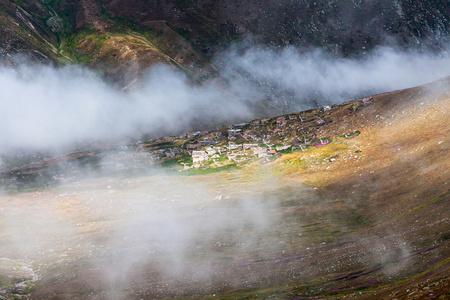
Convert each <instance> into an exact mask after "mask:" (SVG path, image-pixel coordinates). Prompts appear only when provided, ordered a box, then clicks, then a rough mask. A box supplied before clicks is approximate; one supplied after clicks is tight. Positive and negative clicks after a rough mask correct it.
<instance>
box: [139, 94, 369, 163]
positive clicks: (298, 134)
mask: <svg viewBox="0 0 450 300" xmlns="http://www.w3.org/2000/svg"><path fill="white" fill-rule="evenodd" d="M371 101H372V98H364V99H361V100H359V101H358V102H356V103H355V102H352V103H342V104H339V105H334V106H328V105H327V106H323V107H320V108H315V109H310V110H307V111H302V112H298V113H291V114H286V115H282V116H277V117H273V118H264V119H258V120H253V121H251V122H247V123H239V124H232V125H230V126H228V127H225V128H222V129H219V130H215V131H197V132H191V133H185V134H182V135H179V136H172V137H165V138H157V139H152V140H149V141H146V142H139V143H137V144H135V147H136V150H137V151H138V152H140V153H145V154H146V156H147V157H148V158H149V159H150V161H152V162H153V163H164V162H166V163H165V164H166V165H167V164H168V162H172V163H173V164H178V165H179V166H180V167H181V170H188V169H192V168H194V169H196V168H210V167H211V168H215V167H223V166H227V165H230V164H240V163H243V162H246V161H250V160H255V159H256V160H259V162H260V163H262V164H264V163H267V162H269V161H272V160H274V159H276V158H277V157H278V156H280V155H281V154H282V153H289V152H292V151H306V149H308V148H309V147H317V146H321V145H326V144H329V143H331V142H332V136H336V135H337V134H339V133H337V132H335V133H334V134H331V135H326V134H325V133H324V132H321V130H320V129H321V127H323V126H324V125H326V124H328V123H331V122H333V120H335V119H336V118H337V116H336V114H338V113H339V114H342V112H343V111H344V112H345V111H347V112H349V111H352V112H354V111H356V110H358V109H359V108H360V107H363V106H366V105H368V104H370V103H371ZM358 134H359V131H357V130H354V129H353V130H352V131H349V132H347V133H346V134H345V135H344V137H345V138H354V137H356V136H357V135H358Z"/></svg>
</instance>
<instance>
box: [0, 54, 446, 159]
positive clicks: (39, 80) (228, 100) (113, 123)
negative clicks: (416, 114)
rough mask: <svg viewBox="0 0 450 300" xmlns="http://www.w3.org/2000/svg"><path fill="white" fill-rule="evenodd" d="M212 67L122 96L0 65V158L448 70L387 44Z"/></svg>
mask: <svg viewBox="0 0 450 300" xmlns="http://www.w3.org/2000/svg"><path fill="white" fill-rule="evenodd" d="M214 62H215V63H216V64H217V65H218V66H219V69H220V70H221V72H222V73H221V75H220V78H221V80H211V81H207V82H203V83H201V84H192V83H191V82H190V81H189V80H188V78H187V77H186V76H185V75H184V74H183V73H181V72H180V71H176V70H174V69H171V68H169V67H167V66H162V65H158V66H155V67H153V68H151V69H149V70H148V72H147V75H146V76H145V78H143V79H142V83H141V84H140V86H141V88H140V89H137V90H134V91H130V92H127V93H125V92H123V91H118V90H116V89H113V88H112V87H110V86H109V85H107V84H106V83H104V82H103V81H102V79H101V78H99V77H98V76H97V75H95V74H94V73H93V72H91V71H89V70H87V69H85V68H82V67H79V66H66V67H62V68H53V67H50V66H44V65H33V66H30V65H28V64H26V63H22V64H19V65H18V67H17V68H16V69H13V68H10V67H2V68H0V105H1V107H2V112H3V113H2V117H1V118H0V128H1V129H2V130H0V141H1V142H0V153H2V154H5V153H8V152H11V151H17V150H18V149H27V150H42V149H52V150H61V149H62V148H63V147H71V146H73V145H75V144H79V143H89V142H93V141H98V140H101V141H110V140H121V139H125V138H127V137H135V138H138V137H139V136H141V135H143V134H149V135H154V136H155V135H165V134H169V133H178V132H186V131H190V130H195V129H197V128H196V126H197V127H198V125H199V124H212V125H211V126H212V127H213V128H214V126H217V125H218V124H222V125H225V124H227V123H229V122H233V121H234V120H250V119H251V118H255V117H256V116H259V115H258V114H260V112H261V105H260V104H261V103H264V105H263V106H264V107H266V111H270V108H271V107H274V114H276V112H278V111H281V110H284V111H293V110H297V111H298V110H302V109H307V108H310V107H314V106H318V105H324V104H332V103H338V102H342V101H347V100H352V99H355V98H358V97H363V96H367V95H370V94H373V93H379V92H386V91H391V90H395V89H401V88H406V87H411V86H415V85H419V84H422V83H427V82H429V81H432V80H436V79H438V78H441V77H444V76H447V75H449V74H448V70H449V69H450V59H449V54H448V51H447V52H446V51H444V52H442V53H440V54H431V53H419V52H414V51H409V52H400V51H398V50H396V49H395V48H392V47H379V48H377V49H376V50H375V51H373V52H371V53H367V54H366V55H365V56H364V57H362V58H341V57H335V56H332V55H331V54H328V53H326V52H324V51H323V50H319V49H311V50H308V51H304V50H303V51H299V49H296V48H294V47H286V48H283V49H279V50H274V49H267V48H262V47H254V48H251V49H247V50H245V51H243V50H240V49H238V48H231V49H230V50H229V51H227V52H226V53H224V54H222V55H221V56H220V59H219V58H217V59H216V60H215V61H214ZM217 82H220V84H217ZM257 104H258V105H257ZM275 108H276V109H275ZM213 128H211V129H213Z"/></svg>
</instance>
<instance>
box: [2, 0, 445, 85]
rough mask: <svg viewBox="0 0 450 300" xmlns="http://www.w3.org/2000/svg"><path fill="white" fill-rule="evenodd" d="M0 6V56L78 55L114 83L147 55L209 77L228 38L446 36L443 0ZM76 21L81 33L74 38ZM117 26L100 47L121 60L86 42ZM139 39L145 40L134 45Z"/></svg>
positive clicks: (136, 69)
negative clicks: (116, 40) (113, 40)
mask: <svg viewBox="0 0 450 300" xmlns="http://www.w3.org/2000/svg"><path fill="white" fill-rule="evenodd" d="M1 6H2V10H1V15H2V17H1V19H0V24H1V28H0V30H2V33H3V34H2V37H1V41H0V49H2V53H3V57H4V59H3V60H7V61H11V58H10V55H11V54H14V53H29V54H31V55H32V56H33V57H36V58H38V59H40V60H43V59H44V60H50V61H62V62H65V63H67V62H69V63H73V62H78V63H84V64H87V65H88V66H91V67H92V68H94V69H97V68H99V69H100V71H101V72H100V73H104V74H106V78H109V79H110V80H112V83H114V84H116V85H117V86H119V87H122V88H123V87H125V86H128V85H129V84H130V83H131V82H133V81H134V80H135V79H137V78H136V77H135V76H136V75H138V74H141V73H142V71H143V70H145V69H146V68H148V67H149V66H151V65H153V64H154V63H155V62H157V61H159V60H158V59H154V58H156V57H160V58H161V59H162V57H165V58H164V59H162V60H163V61H165V62H167V63H169V64H173V63H175V64H176V65H177V67H181V68H182V69H183V70H185V71H187V72H188V74H190V75H191V76H193V77H194V78H196V79H201V78H204V77H211V76H214V75H216V72H215V69H214V67H212V66H211V65H210V58H211V57H212V56H213V55H217V54H218V53H220V51H221V50H223V49H226V48H228V47H229V46H230V44H231V43H243V44H245V45H252V44H254V43H257V44H265V45H270V46H272V47H281V46H286V45H294V46H296V47H300V48H308V47H319V48H324V49H327V50H328V51H331V52H334V53H336V54H339V55H344V56H352V55H363V54H364V53H366V52H367V51H370V50H371V49H373V48H375V47H377V46H379V45H384V44H395V45H398V46H399V47H401V48H404V49H409V48H421V49H424V50H430V49H432V50H437V51H438V50H440V49H442V48H443V47H445V45H446V43H448V42H449V27H450V26H449V24H450V17H449V15H450V8H449V5H448V4H447V2H446V1H433V2H432V3H427V4H426V5H425V4H424V3H423V2H421V1H415V2H411V1H407V0H402V1H387V0H383V1H328V0H327V1H325V0H324V1H315V2H311V3H310V1H290V0H289V1H283V2H282V3H280V2H274V1H263V2H262V3H261V2H254V3H253V2H252V3H250V2H246V1H236V0H233V1H221V2H214V3H210V2H207V1H206V2H205V1H184V0H183V1H181V0H176V1H175V0H174V1H170V2H161V1H134V0H129V1H125V2H124V1H112V0H111V1H110V0H107V1H99V0H82V1H45V2H40V1H38V0H25V1H21V2H13V1H8V0H2V1H1ZM86 30H87V31H89V37H90V38H89V40H86V41H83V40H82V39H81V38H82V37H87V35H85V34H84V32H85V31H86ZM118 34H120V35H122V36H123V35H129V37H128V38H126V39H122V41H121V42H120V43H117V44H116V43H111V44H109V45H105V46H104V47H108V49H109V50H108V51H106V52H107V53H109V52H111V53H112V52H114V51H116V52H121V51H123V49H122V48H123V47H128V48H129V49H130V50H129V52H130V53H131V52H132V53H133V54H132V55H129V56H127V58H126V59H127V60H129V63H128V65H127V64H123V62H122V61H121V60H118V59H117V57H111V56H110V55H104V53H103V52H100V53H98V52H95V51H92V50H95V49H93V48H92V47H91V46H92V45H91V46H89V45H90V44H91V42H89V41H92V37H93V36H97V37H96V38H95V39H100V40H101V39H102V38H104V37H105V35H111V36H117V35H118ZM137 35H139V36H140V37H139V41H138V40H136V39H135V38H134V37H136V36H137ZM74 40H75V41H77V43H76V44H73V41H74ZM142 43H145V44H151V45H150V46H148V45H147V46H145V47H144V48H142V47H141V46H142ZM84 46H86V47H87V48H86V49H84V48H83V47H84ZM97 46H98V45H97ZM94 48H95V47H94ZM103 50H104V49H103ZM147 52H148V54H147ZM157 52H159V53H157ZM151 57H154V58H151ZM128 67H129V68H130V69H131V70H130V71H128V70H126V69H127V68H128ZM127 76H128V77H130V76H131V78H127ZM119 78H120V80H119Z"/></svg>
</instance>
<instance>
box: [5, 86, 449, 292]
mask: <svg viewBox="0 0 450 300" xmlns="http://www.w3.org/2000/svg"><path fill="white" fill-rule="evenodd" d="M449 99H450V78H444V79H441V80H439V81H436V82H433V83H430V84H427V85H423V86H419V87H415V88H410V89H404V90H399V91H394V92H390V93H384V94H378V95H373V96H371V97H365V98H361V99H356V100H353V101H349V102H345V103H341V104H336V105H333V106H330V107H321V108H315V109H311V110H307V111H301V112H297V113H291V114H288V115H283V116H279V117H275V118H270V119H262V120H254V121H250V122H248V123H243V124H234V125H232V126H230V127H226V128H222V129H220V130H213V131H206V132H195V133H187V134H184V135H181V136H178V137H165V138H159V139H153V140H148V141H140V142H138V143H135V144H131V145H127V146H124V145H121V146H119V147H106V146H102V147H97V148H95V149H84V151H81V152H77V153H72V154H66V155H63V156H59V157H55V158H52V159H46V160H44V161H36V162H34V163H32V164H28V165H22V166H17V167H15V168H10V169H8V170H3V171H2V173H1V179H0V180H1V183H2V186H3V189H4V190H5V193H4V195H3V196H2V197H1V198H0V203H1V207H2V210H1V211H0V214H1V220H2V226H1V231H0V237H1V240H2V241H4V243H2V244H0V256H1V257H5V258H8V259H11V260H14V261H16V262H17V263H18V264H22V265H26V266H28V267H29V268H30V269H31V270H32V271H34V272H35V273H36V274H37V275H38V278H34V281H30V282H31V287H30V288H28V287H27V288H24V286H21V287H16V288H13V285H12V284H10V285H9V288H3V291H5V292H6V293H17V294H27V293H31V294H30V297H32V298H33V299H61V298H77V299H105V298H106V299H111V298H119V299H120V298H124V299H142V298H144V299H155V298H185V299H212V298H220V299H229V298H236V299H261V298H264V299H274V298H275V299H304V298H311V297H312V298H328V299H343V298H355V299H374V298H376V299H392V298H394V297H395V298H397V299H424V298H431V299H445V298H447V297H448V296H449V277H448V275H449V274H450V264H449V259H450V257H449V253H450V252H449V249H450V242H449V236H448V232H449V230H450V220H449V218H448V213H447V212H448V211H449V209H450V207H449V204H450V201H449V189H448V179H449V173H448V170H449V162H450V159H449V147H450V140H449V138H448V137H449V136H450V134H449V128H450V126H449V125H450V124H449V114H448V110H447V109H446V108H447V107H448V104H449ZM211 146H212V149H216V150H217V151H219V149H220V151H222V153H211V154H210V153H206V152H203V151H204V150H209V149H211ZM194 151H200V152H202V153H198V152H194ZM197 154H199V156H198V157H199V162H198V163H193V156H195V155H197ZM203 155H208V156H207V159H204V160H202V159H201V157H202V156H203ZM214 155H216V156H214ZM191 166H193V167H191ZM24 219H26V220H28V222H27V223H26V224H25V223H23V222H21V221H20V220H24ZM4 263H5V264H11V261H5V262H4ZM8 268H9V267H5V268H4V270H5V271H3V272H4V275H3V276H7V275H8V274H9V273H8V272H9V271H8V270H9V269H10V268H9V269H8ZM30 274H31V275H32V274H33V273H30V272H27V273H25V274H24V275H22V277H21V276H19V275H17V274H14V275H11V274H9V275H11V276H16V277H14V278H18V279H17V282H19V281H23V280H32V276H31V275H30ZM11 276H10V278H11ZM0 278H3V277H0Z"/></svg>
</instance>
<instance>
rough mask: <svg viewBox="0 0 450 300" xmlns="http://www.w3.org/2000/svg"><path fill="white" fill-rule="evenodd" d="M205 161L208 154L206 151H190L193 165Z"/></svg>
mask: <svg viewBox="0 0 450 300" xmlns="http://www.w3.org/2000/svg"><path fill="white" fill-rule="evenodd" d="M205 160H208V153H206V151H192V162H193V163H194V164H196V163H199V162H201V161H205Z"/></svg>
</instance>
